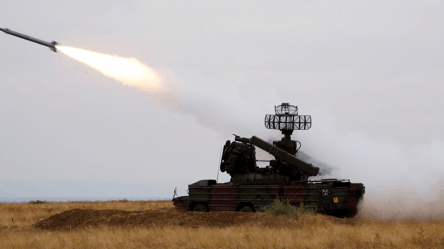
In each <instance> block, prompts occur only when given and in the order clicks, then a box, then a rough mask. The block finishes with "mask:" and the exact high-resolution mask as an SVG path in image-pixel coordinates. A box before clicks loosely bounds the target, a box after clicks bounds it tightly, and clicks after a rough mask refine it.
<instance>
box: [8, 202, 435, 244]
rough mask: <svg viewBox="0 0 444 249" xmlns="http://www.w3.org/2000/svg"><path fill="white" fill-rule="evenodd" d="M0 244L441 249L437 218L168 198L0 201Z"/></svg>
mask: <svg viewBox="0 0 444 249" xmlns="http://www.w3.org/2000/svg"><path fill="white" fill-rule="evenodd" d="M0 248H360V249H363V248H444V221H437V220H429V221H427V222H419V221H414V220H404V221H378V220H371V219H366V218H365V217H362V218H360V219H338V218H334V217H329V216H324V215H320V214H316V215H314V214H304V215H302V216H300V217H299V219H295V218H288V217H286V216H276V215H273V214H269V213H235V212H216V213H192V212H176V211H175V210H174V207H173V205H172V202H171V201H137V202H132V201H110V202H68V203H38V204H31V203H19V204H13V203H1V204H0Z"/></svg>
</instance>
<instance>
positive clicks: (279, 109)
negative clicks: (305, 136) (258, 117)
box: [265, 103, 311, 133]
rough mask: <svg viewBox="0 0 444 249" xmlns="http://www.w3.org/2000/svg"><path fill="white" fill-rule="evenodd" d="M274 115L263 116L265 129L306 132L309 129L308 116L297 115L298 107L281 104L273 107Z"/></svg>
mask: <svg viewBox="0 0 444 249" xmlns="http://www.w3.org/2000/svg"><path fill="white" fill-rule="evenodd" d="M274 109H275V113H276V114H267V115H265V127H266V128H267V129H275V130H281V131H282V133H284V131H285V130H291V131H293V130H308V129H310V128H311V116H310V115H298V107H297V106H294V105H290V104H289V103H282V105H278V106H275V107H274Z"/></svg>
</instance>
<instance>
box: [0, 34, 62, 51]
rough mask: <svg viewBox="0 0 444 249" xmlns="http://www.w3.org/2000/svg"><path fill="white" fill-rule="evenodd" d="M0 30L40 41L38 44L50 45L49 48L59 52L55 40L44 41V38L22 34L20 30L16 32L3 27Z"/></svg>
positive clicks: (33, 40) (36, 41) (29, 39)
mask: <svg viewBox="0 0 444 249" xmlns="http://www.w3.org/2000/svg"><path fill="white" fill-rule="evenodd" d="M0 30H1V31H3V32H5V33H6V34H10V35H13V36H17V37H20V38H22V39H25V40H28V41H32V42H35V43H38V44H40V45H43V46H47V47H49V49H51V50H52V51H54V52H56V53H57V49H56V45H57V42H55V41H53V42H45V41H42V40H40V39H37V38H34V37H31V36H28V35H24V34H21V33H19V32H15V31H13V30H9V29H2V28H0Z"/></svg>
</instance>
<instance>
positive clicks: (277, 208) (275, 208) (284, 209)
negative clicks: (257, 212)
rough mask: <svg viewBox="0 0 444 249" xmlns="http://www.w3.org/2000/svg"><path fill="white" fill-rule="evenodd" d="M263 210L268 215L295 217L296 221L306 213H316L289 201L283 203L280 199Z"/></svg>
mask: <svg viewBox="0 0 444 249" xmlns="http://www.w3.org/2000/svg"><path fill="white" fill-rule="evenodd" d="M262 210H263V211H264V212H266V213H272V214H276V215H286V216H287V217H294V218H296V219H297V218H298V217H299V216H300V215H304V214H306V213H311V214H314V213H315V212H314V211H313V209H311V208H306V207H304V206H303V205H301V206H299V207H298V206H295V205H292V204H290V202H289V201H282V200H280V199H276V200H274V202H273V204H271V205H269V206H265V207H263V208H262Z"/></svg>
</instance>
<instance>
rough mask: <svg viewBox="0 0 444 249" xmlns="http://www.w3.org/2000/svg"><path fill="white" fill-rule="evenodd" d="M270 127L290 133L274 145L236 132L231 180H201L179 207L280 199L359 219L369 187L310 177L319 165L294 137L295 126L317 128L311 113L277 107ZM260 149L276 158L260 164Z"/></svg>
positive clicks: (229, 152)
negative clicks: (306, 159)
mask: <svg viewBox="0 0 444 249" xmlns="http://www.w3.org/2000/svg"><path fill="white" fill-rule="evenodd" d="M265 127H266V128H268V129H277V130H280V131H281V132H282V134H283V135H284V136H283V138H282V139H281V140H280V141H273V144H271V143H268V142H266V141H264V140H262V139H260V138H258V137H255V136H253V137H251V138H243V137H239V136H236V135H235V140H234V141H233V142H231V141H229V140H228V141H227V142H226V143H225V145H224V148H223V153H222V158H221V163H220V170H221V171H222V172H227V173H228V174H230V176H231V180H230V182H227V183H217V182H216V180H200V181H197V182H195V183H193V184H190V185H189V186H188V194H189V196H181V197H176V198H174V197H173V201H174V205H175V206H176V208H177V210H179V211H200V212H208V211H241V212H256V211H261V210H262V208H263V207H264V206H267V205H270V204H272V203H273V201H274V200H275V199H276V198H280V199H282V200H284V201H288V202H290V203H291V204H293V205H303V206H304V207H306V208H310V209H312V210H314V211H315V212H318V213H324V214H329V215H334V216H337V217H353V216H355V215H356V213H357V207H358V203H359V201H360V200H361V199H362V197H363V195H364V192H365V187H364V185H363V184H362V183H351V182H350V181H349V180H339V179H322V180H309V177H313V176H317V175H318V173H319V168H318V167H315V166H313V165H311V164H308V163H306V162H304V161H302V160H300V159H298V158H296V156H295V155H296V153H297V152H298V150H299V149H300V147H301V143H300V142H299V141H295V140H291V134H292V133H293V130H308V129H310V128H311V116H310V115H298V109H297V107H296V106H293V105H290V104H288V103H283V104H282V105H279V106H275V114H274V115H273V114H271V115H266V116H265ZM256 147H258V148H260V149H262V150H264V151H266V152H268V153H270V154H271V155H273V156H274V158H275V159H274V160H270V161H269V165H268V166H266V167H258V166H257V161H259V160H256Z"/></svg>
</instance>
